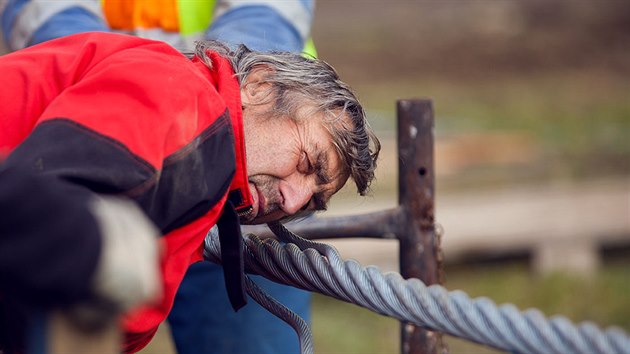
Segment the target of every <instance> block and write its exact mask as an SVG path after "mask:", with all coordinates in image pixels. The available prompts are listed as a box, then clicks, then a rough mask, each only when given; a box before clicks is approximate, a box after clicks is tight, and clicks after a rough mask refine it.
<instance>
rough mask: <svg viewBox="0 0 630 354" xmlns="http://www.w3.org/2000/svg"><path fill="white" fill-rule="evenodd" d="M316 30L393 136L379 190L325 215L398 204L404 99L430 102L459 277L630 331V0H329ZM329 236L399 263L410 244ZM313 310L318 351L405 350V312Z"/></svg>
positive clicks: (449, 276)
mask: <svg viewBox="0 0 630 354" xmlns="http://www.w3.org/2000/svg"><path fill="white" fill-rule="evenodd" d="M313 38H314V40H315V43H316V45H317V49H318V52H319V56H320V57H321V58H323V59H324V60H326V61H328V62H329V63H331V64H332V65H333V66H334V67H335V68H336V69H337V70H338V71H339V73H340V75H341V77H342V78H343V79H344V80H346V81H347V82H348V83H350V84H351V86H353V87H354V88H355V90H356V92H357V93H358V95H359V98H360V99H361V100H362V101H363V102H364V105H365V107H366V109H367V112H368V115H369V119H370V122H371V124H372V125H373V127H374V128H375V129H376V131H377V133H378V135H379V136H380V138H381V140H382V143H383V151H382V154H381V156H382V157H381V160H380V167H379V171H378V174H377V177H378V180H377V182H376V183H375V184H374V185H373V193H372V195H371V196H369V197H367V198H360V197H358V196H355V192H354V190H353V189H352V188H351V187H352V186H349V187H350V188H346V189H344V190H343V191H342V192H341V193H340V194H339V195H337V196H336V197H335V198H334V199H333V200H332V203H331V207H330V210H329V212H327V213H326V215H349V214H357V213H363V212H370V211H377V210H383V209H388V208H391V207H394V206H396V205H397V198H398V195H397V193H398V189H397V188H398V187H397V164H398V161H397V148H396V133H395V131H396V112H395V103H396V100H397V99H406V98H430V99H431V100H433V105H434V110H435V116H436V118H435V119H436V121H435V122H436V123H435V124H436V126H435V135H436V146H435V149H436V151H435V154H436V156H435V160H436V165H437V166H436V171H435V172H436V188H437V191H436V222H437V224H438V230H439V233H440V234H441V238H442V252H443V254H444V259H445V262H444V264H443V268H444V269H443V272H444V284H445V285H446V287H447V288H448V289H450V290H455V289H461V290H464V291H466V292H467V293H468V294H469V295H470V296H472V297H477V296H486V297H488V298H490V299H492V300H493V301H495V302H497V303H505V302H510V303H513V304H515V305H517V306H518V307H519V308H520V309H526V308H530V307H536V308H539V309H540V310H542V311H543V312H544V313H545V314H547V315H548V316H551V315H555V314H562V315H565V316H567V317H568V318H569V319H570V320H572V321H575V322H578V321H583V320H589V321H593V322H595V323H596V324H598V325H600V326H602V327H608V326H612V325H616V326H619V327H621V328H623V329H625V330H626V331H630V296H628V294H630V1H621V0H619V1H612V0H600V1H597V2H590V1H579V0H578V1H575V0H530V1H490V0H466V1H464V0H459V1H456V0H450V1H412V0H388V1H375V0H318V1H317V4H316V15H315V23H314V28H313ZM330 243H333V244H334V245H335V246H336V247H337V248H338V249H339V251H340V252H341V253H342V256H344V258H354V259H357V260H359V261H360V262H361V263H362V264H363V265H368V264H375V265H378V266H380V267H381V268H382V269H383V270H398V267H397V264H398V263H397V262H398V259H397V255H398V245H397V242H396V241H391V240H369V239H359V240H341V241H334V242H333V241H331V242H330ZM313 306H314V308H313V334H314V336H315V351H316V353H357V354H359V353H363V354H365V353H399V352H400V339H399V324H398V322H397V321H395V320H392V319H388V318H385V317H382V316H379V315H376V314H373V313H371V312H369V311H367V310H364V309H361V308H358V307H357V306H354V305H350V304H345V303H341V302H339V301H337V300H334V299H330V298H326V297H323V296H315V301H314V304H313ZM162 330H163V331H166V330H167V329H166V327H165V328H164V329H162ZM162 338H167V336H163V337H162ZM445 342H446V344H447V346H448V348H449V349H450V352H451V353H496V351H493V350H492V349H489V348H486V347H483V346H479V345H476V344H471V343H468V342H464V341H460V340H457V339H455V338H451V337H445ZM169 350H172V349H169V344H168V343H167V342H165V341H160V340H158V341H154V342H153V343H152V344H151V346H150V347H148V348H147V349H145V350H144V351H143V352H144V353H147V354H148V353H164V352H168V351H169Z"/></svg>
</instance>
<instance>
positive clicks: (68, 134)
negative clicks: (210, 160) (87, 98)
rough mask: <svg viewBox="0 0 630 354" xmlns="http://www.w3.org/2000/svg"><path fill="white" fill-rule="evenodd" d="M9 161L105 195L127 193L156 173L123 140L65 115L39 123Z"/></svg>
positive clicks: (11, 155) (10, 156)
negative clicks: (122, 142)
mask: <svg viewBox="0 0 630 354" xmlns="http://www.w3.org/2000/svg"><path fill="white" fill-rule="evenodd" d="M6 162H7V163H8V164H15V165H21V166H26V167H27V168H29V169H31V170H32V171H36V172H39V173H42V174H45V175H52V176H56V177H59V178H62V179H65V180H68V181H70V182H73V183H76V184H79V185H83V186H85V187H88V188H89V189H91V190H92V191H94V192H97V193H103V194H119V193H124V192H126V191H128V190H132V189H134V188H136V187H137V186H139V185H143V184H144V183H145V182H146V181H147V180H151V179H152V177H154V176H155V175H156V170H155V169H154V168H153V166H151V164H149V163H148V162H147V161H145V160H143V159H142V158H140V157H139V156H137V155H135V154H134V153H132V152H131V151H130V150H129V149H128V148H127V147H126V146H124V145H123V144H121V143H120V142H118V141H116V140H114V139H111V138H109V137H107V136H104V135H102V134H99V133H98V132H95V131H94V130H91V129H89V128H87V127H85V126H83V125H81V124H78V123H76V122H73V121H71V120H69V119H66V118H56V119H51V120H48V121H45V122H43V123H41V124H39V125H38V126H36V127H35V129H34V130H33V131H32V132H31V134H30V135H29V136H28V138H27V139H26V140H24V141H23V142H22V144H20V145H19V146H18V147H17V148H16V149H15V150H14V151H13V152H12V153H11V154H10V155H9V157H8V158H7V161H6Z"/></svg>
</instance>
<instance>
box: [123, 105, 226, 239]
mask: <svg viewBox="0 0 630 354" xmlns="http://www.w3.org/2000/svg"><path fill="white" fill-rule="evenodd" d="M235 158H236V157H235V152H234V138H233V134H232V126H231V125H230V124H229V113H228V112H227V111H226V112H225V113H224V114H223V115H221V117H219V118H218V119H217V120H216V121H215V122H214V123H213V124H212V125H211V126H209V127H208V128H206V129H205V130H204V131H203V132H201V133H200V134H199V136H198V137H197V138H195V139H194V140H193V141H192V142H191V143H189V144H187V145H186V146H184V147H182V148H181V149H179V150H178V151H177V152H175V153H173V154H171V155H170V156H168V157H167V158H166V159H165V160H164V167H163V169H162V171H161V172H160V178H159V180H158V182H157V184H155V185H153V186H152V187H151V188H150V189H149V190H147V191H146V192H145V193H143V194H141V195H138V196H136V197H134V199H136V200H137V201H138V203H140V205H141V206H142V207H143V208H144V209H145V210H146V211H147V213H148V214H149V216H150V218H151V219H152V220H153V221H154V222H155V223H156V224H157V225H158V227H159V228H160V229H161V230H162V232H163V233H167V232H169V231H171V230H173V229H176V228H178V227H181V226H184V225H186V224H188V223H190V222H191V221H193V220H195V219H197V218H198V217H200V216H202V215H204V214H205V213H207V212H208V211H209V210H210V209H211V208H212V207H214V206H215V205H216V203H218V201H219V200H220V199H221V197H223V195H224V194H225V193H227V191H228V189H229V187H230V184H231V182H232V177H233V176H234V173H235V171H236V162H235Z"/></svg>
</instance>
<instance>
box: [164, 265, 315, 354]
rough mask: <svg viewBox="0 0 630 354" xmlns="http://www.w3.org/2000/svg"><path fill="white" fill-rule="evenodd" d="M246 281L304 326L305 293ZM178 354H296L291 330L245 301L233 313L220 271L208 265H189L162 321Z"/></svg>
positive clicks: (307, 313)
mask: <svg viewBox="0 0 630 354" xmlns="http://www.w3.org/2000/svg"><path fill="white" fill-rule="evenodd" d="M252 279H253V280H254V281H255V282H256V283H257V284H258V285H260V286H261V287H262V288H263V289H264V290H265V291H266V292H267V293H269V294H270V295H271V296H273V297H274V298H275V299H276V300H278V301H280V302H281V303H282V304H284V305H285V306H287V307H289V308H290V309H292V310H293V311H294V312H295V313H297V314H298V315H300V316H301V317H302V318H304V320H306V321H307V322H310V299H311V294H310V293H309V292H306V291H303V290H299V289H296V288H293V287H289V286H285V285H280V284H276V283H274V282H271V281H269V280H267V279H265V278H263V277H259V276H252ZM168 321H169V325H170V327H171V332H172V336H173V341H174V342H175V347H176V348H177V352H178V353H179V354H210V353H212V354H249V353H251V354H267V353H268V354H285V353H286V354H293V353H299V343H298V339H297V335H296V334H295V332H294V331H293V329H292V328H291V327H290V326H289V325H287V324H286V323H284V322H283V321H282V320H280V319H279V318H277V317H275V316H274V315H272V314H271V313H269V312H267V310H266V309H264V308H263V307H261V306H260V305H258V304H257V303H256V302H255V301H254V300H253V299H251V298H248V303H247V305H246V306H245V307H243V308H242V309H240V310H239V311H238V312H234V310H233V309H232V306H231V305H230V302H229V300H228V298H227V293H226V290H225V285H224V281H223V269H222V268H221V267H220V266H218V265H215V264H213V263H210V262H200V263H196V264H193V265H192V266H191V267H190V268H189V269H188V272H187V273H186V277H185V278H184V281H183V283H182V285H181V286H180V288H179V290H178V292H177V296H176V297H175V305H174V306H173V310H172V311H171V313H170V315H169V317H168Z"/></svg>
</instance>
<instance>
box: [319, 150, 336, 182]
mask: <svg viewBox="0 0 630 354" xmlns="http://www.w3.org/2000/svg"><path fill="white" fill-rule="evenodd" d="M315 173H317V184H318V185H326V184H329V183H330V182H331V181H332V179H331V178H330V171H329V170H328V156H327V155H326V154H325V153H324V152H322V151H320V152H319V154H317V159H316V160H315Z"/></svg>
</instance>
